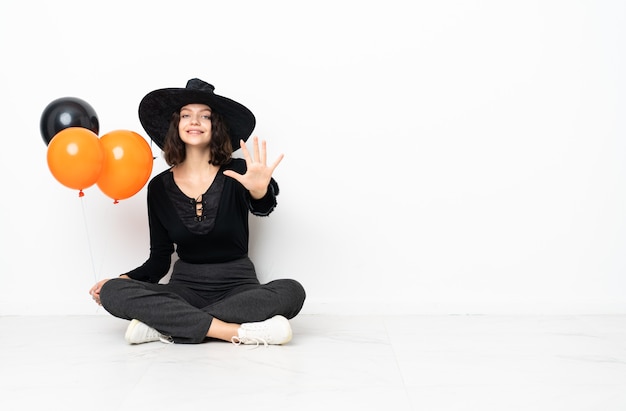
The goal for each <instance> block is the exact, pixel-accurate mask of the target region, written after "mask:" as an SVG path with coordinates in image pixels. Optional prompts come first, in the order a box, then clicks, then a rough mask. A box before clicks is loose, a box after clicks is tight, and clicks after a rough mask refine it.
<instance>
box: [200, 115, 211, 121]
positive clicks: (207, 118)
mask: <svg viewBox="0 0 626 411" xmlns="http://www.w3.org/2000/svg"><path fill="white" fill-rule="evenodd" d="M202 118H203V119H205V120H211V115H210V114H205V115H204V116H202Z"/></svg>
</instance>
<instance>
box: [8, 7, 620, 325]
mask: <svg viewBox="0 0 626 411" xmlns="http://www.w3.org/2000/svg"><path fill="white" fill-rule="evenodd" d="M625 4H626V3H624V2H621V1H592V0H588V1H580V0H578V1H570V0H568V1H556V0H548V1H495V0H494V1H461V0H456V1H455V0H446V1H399V0H387V1H384V2H383V1H341V0H333V1H326V0H323V1H321V0H318V1H315V2H296V1H251V0H250V1H228V2H226V1H219V2H217V1H207V0H203V1H196V0H191V1H186V2H171V1H161V0H158V1H150V2H148V1H146V2H132V1H124V2H122V1H107V2H100V3H91V2H84V1H70V0H56V1H53V2H47V1H43V0H39V1H16V0H8V1H4V2H2V4H1V5H0V42H1V43H0V51H1V55H2V64H1V65H0V90H1V100H0V105H1V106H0V113H2V114H1V116H2V117H1V118H2V134H1V135H0V141H1V142H2V146H1V148H0V156H1V157H0V167H2V168H1V176H2V177H1V178H2V192H3V196H2V200H1V202H0V210H1V213H0V224H1V227H0V230H1V231H0V236H1V239H2V244H1V248H0V261H1V264H2V265H1V267H2V268H1V270H0V276H1V277H0V278H1V281H0V314H2V315H15V314H45V313H50V314H89V313H102V310H101V309H98V308H97V307H96V306H95V305H94V304H93V302H92V301H91V299H90V297H89V295H88V294H87V291H88V289H89V288H90V287H91V285H92V284H93V283H94V282H95V281H96V280H97V279H101V278H105V277H110V276H117V275H118V274H120V273H122V272H125V271H128V270H130V269H132V268H134V267H135V266H137V265H139V264H141V263H142V262H143V261H144V260H145V259H146V258H147V256H148V232H147V218H146V212H145V189H144V190H142V191H140V192H139V193H138V194H136V195H135V196H133V197H132V198H130V199H127V200H123V201H121V202H120V203H119V204H113V202H112V200H111V199H109V198H108V197H106V196H105V195H104V194H102V193H101V192H100V191H99V189H98V188H97V186H92V187H91V188H88V189H87V190H85V196H84V197H83V198H82V199H81V198H79V197H78V195H77V192H76V191H73V190H71V189H69V188H66V187H64V186H62V185H61V184H60V183H58V182H57V181H56V180H55V179H54V177H53V176H52V174H51V173H50V171H49V169H48V167H47V162H46V152H47V146H46V144H45V142H44V140H43V139H42V137H41V134H40V131H39V121H40V116H41V114H42V111H43V109H44V108H45V107H46V105H47V104H48V103H49V102H51V101H52V100H54V99H56V98H59V97H65V96H74V97H79V98H82V99H84V100H85V101H87V102H88V103H90V104H91V105H92V106H93V107H94V109H95V110H96V112H97V114H98V118H99V121H100V135H103V134H105V133H107V132H109V131H112V130H116V129H127V130H133V131H136V132H138V133H140V134H141V135H142V136H144V137H145V138H147V135H146V134H145V132H144V130H143V129H142V128H141V126H140V124H139V120H138V118H137V107H138V104H139V101H140V100H141V98H142V97H143V96H144V95H145V94H146V93H148V92H149V91H152V90H154V89H157V88H162V87H184V85H185V83H186V81H187V80H188V79H189V78H192V77H199V78H201V79H203V80H206V81H208V82H210V83H212V84H214V85H215V87H216V92H217V93H218V94H222V95H225V96H228V97H231V98H234V99H236V100H238V101H240V102H242V103H243V104H245V105H246V106H248V107H249V108H250V109H251V110H252V111H253V112H254V113H255V114H256V116H257V128H256V130H255V134H257V135H259V136H260V137H261V138H264V139H267V140H268V147H269V150H270V158H274V157H275V156H277V155H278V154H279V153H281V152H282V153H285V155H286V157H285V159H284V160H283V162H282V163H281V165H280V166H279V168H278V169H277V170H276V173H275V177H276V179H277V180H278V182H279V184H280V186H281V190H282V192H281V194H280V196H279V206H278V208H277V209H276V211H275V212H274V214H272V215H271V217H269V218H267V219H262V220H259V219H253V220H252V222H251V229H252V243H251V248H252V251H251V257H252V258H253V260H254V261H255V263H256V265H257V270H258V272H259V276H260V277H261V279H262V280H263V281H267V280H271V279H274V278H280V277H290V278H295V279H297V280H299V281H301V282H302V284H303V285H304V286H305V287H306V289H307V292H308V299H307V303H306V304H305V308H304V312H307V313H335V312H336V313H343V312H349V313H403V312H411V313H458V314H480V313H511V312H514V313H517V312H519V313H528V312H532V313H536V312H541V313H560V312H567V313H571V312H576V313H578V312H582V313H624V312H626V293H625V290H626V278H625V271H626V253H625V252H624V251H625V250H626V222H625V218H624V211H625V210H626V196H625V192H626V165H625V164H626V163H625V161H624V157H625V154H626V140H625V139H624V132H625V131H626V127H625V125H626V120H625V116H624V114H625V109H626V103H625V99H624V96H625V95H626V81H625V80H624V79H625V78H626V76H625V74H626V64H625V63H626V58H625V50H626V49H625V48H624V46H625V45H626V6H625ZM154 148H155V150H154V152H155V155H156V156H157V160H155V163H154V170H153V175H154V174H155V173H157V172H159V171H161V170H164V169H165V168H166V165H165V163H164V161H163V160H162V159H161V157H160V152H159V151H158V148H156V146H154Z"/></svg>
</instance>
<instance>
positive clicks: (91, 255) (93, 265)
mask: <svg viewBox="0 0 626 411" xmlns="http://www.w3.org/2000/svg"><path fill="white" fill-rule="evenodd" d="M81 192H82V191H81ZM81 197H82V196H81ZM80 205H81V206H82V209H83V222H84V224H85V234H86V236H87V247H88V248H89V258H90V259H91V270H92V271H93V278H94V280H95V282H98V276H97V275H96V265H95V263H94V260H93V251H92V247H91V238H90V236H89V227H88V224H87V213H86V212H85V200H84V199H82V198H81V201H80Z"/></svg>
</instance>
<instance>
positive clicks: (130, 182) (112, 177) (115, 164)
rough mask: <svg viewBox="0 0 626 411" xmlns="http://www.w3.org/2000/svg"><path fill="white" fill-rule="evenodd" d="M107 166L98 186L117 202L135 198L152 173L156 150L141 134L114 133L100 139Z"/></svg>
mask: <svg viewBox="0 0 626 411" xmlns="http://www.w3.org/2000/svg"><path fill="white" fill-rule="evenodd" d="M100 142H101V144H102V148H103V150H104V164H103V166H102V172H101V173H100V177H99V178H98V181H97V184H98V187H100V190H102V192H103V193H104V194H106V195H107V196H109V197H111V198H112V199H113V200H115V201H114V202H115V203H117V202H118V200H123V199H126V198H129V197H132V196H134V195H135V194H137V193H138V192H139V190H141V189H142V188H143V186H144V185H145V184H146V182H148V179H149V178H150V174H151V173H152V164H153V157H152V150H151V149H150V146H149V145H148V142H147V141H146V140H145V139H144V138H143V137H141V136H140V135H139V134H137V133H135V132H133V131H128V130H115V131H111V132H110V133H107V134H105V135H103V136H102V137H100Z"/></svg>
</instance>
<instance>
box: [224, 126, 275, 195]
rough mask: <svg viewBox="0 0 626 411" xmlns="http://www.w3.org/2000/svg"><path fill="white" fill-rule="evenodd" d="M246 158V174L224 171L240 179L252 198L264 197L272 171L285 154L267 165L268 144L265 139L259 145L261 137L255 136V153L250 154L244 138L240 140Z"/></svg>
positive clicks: (253, 140) (253, 142) (225, 173)
mask: <svg viewBox="0 0 626 411" xmlns="http://www.w3.org/2000/svg"><path fill="white" fill-rule="evenodd" d="M239 144H240V146H241V150H242V152H243V156H244V159H245V160H246V165H247V170H246V173H245V174H239V173H237V172H236V171H233V170H226V171H224V175H225V176H228V177H232V178H234V179H235V180H237V181H239V182H240V183H241V185H243V186H244V187H245V188H246V189H247V190H248V191H249V192H250V195H251V196H252V198H256V199H259V198H263V196H265V193H267V186H268V185H269V183H270V180H271V178H272V173H274V170H275V169H276V167H278V164H279V163H280V162H281V161H282V159H283V157H284V155H283V154H281V155H279V156H278V158H277V159H276V160H275V161H274V163H273V164H272V165H270V166H268V165H267V144H266V142H265V140H263V141H261V146H260V147H259V139H258V137H257V136H254V137H253V139H252V145H253V155H250V152H249V151H248V148H247V147H246V144H245V142H244V141H243V140H240V142H239Z"/></svg>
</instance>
